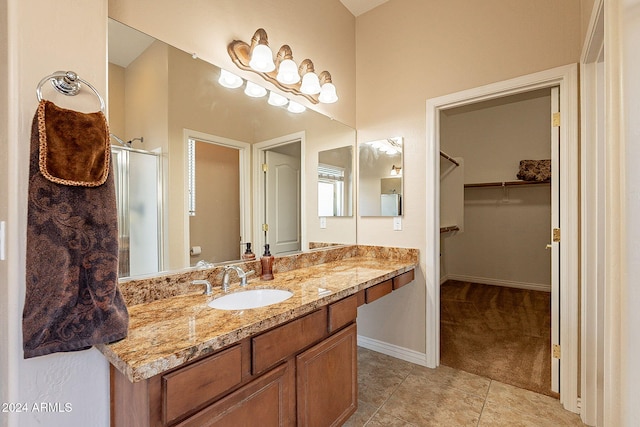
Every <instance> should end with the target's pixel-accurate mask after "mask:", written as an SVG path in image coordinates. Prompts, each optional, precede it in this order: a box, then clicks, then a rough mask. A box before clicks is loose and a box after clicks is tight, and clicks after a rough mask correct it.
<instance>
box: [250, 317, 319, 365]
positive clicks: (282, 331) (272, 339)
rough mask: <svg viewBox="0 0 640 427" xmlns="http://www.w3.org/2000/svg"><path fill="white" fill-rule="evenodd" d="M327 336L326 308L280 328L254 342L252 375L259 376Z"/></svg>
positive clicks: (262, 335) (259, 336) (258, 337)
mask: <svg viewBox="0 0 640 427" xmlns="http://www.w3.org/2000/svg"><path fill="white" fill-rule="evenodd" d="M325 335H327V308H326V307H322V308H321V309H320V310H317V311H314V312H313V313H311V314H307V315H306V316H304V317H301V318H299V319H296V320H294V321H291V322H289V323H287V324H285V325H282V326H278V327H277V328H275V329H272V330H271V331H269V332H265V333H264V334H261V335H258V336H257V337H255V338H253V339H252V344H253V345H252V346H251V347H252V348H251V351H252V354H253V358H252V359H253V373H254V374H257V373H260V372H262V371H264V370H266V369H267V368H269V367H271V366H273V365H275V364H276V363H278V362H280V361H282V360H284V359H286V358H287V357H290V356H293V355H295V354H296V353H297V352H298V351H300V350H302V349H304V348H306V347H308V346H310V345H311V344H314V343H316V342H318V341H320V340H321V339H322V338H324V336H325Z"/></svg>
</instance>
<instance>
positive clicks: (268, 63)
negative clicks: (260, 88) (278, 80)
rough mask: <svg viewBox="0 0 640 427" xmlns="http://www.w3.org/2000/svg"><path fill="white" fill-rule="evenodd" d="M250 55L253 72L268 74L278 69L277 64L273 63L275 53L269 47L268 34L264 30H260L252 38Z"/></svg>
mask: <svg viewBox="0 0 640 427" xmlns="http://www.w3.org/2000/svg"><path fill="white" fill-rule="evenodd" d="M250 55H251V61H249V66H250V67H251V68H252V69H253V70H255V71H257V72H261V73H268V72H270V71H273V70H275V69H276V64H274V63H273V53H272V52H271V48H270V47H269V40H268V38H267V32H266V31H265V30H263V29H262V28H258V30H257V31H256V32H255V33H254V34H253V37H252V38H251V53H250Z"/></svg>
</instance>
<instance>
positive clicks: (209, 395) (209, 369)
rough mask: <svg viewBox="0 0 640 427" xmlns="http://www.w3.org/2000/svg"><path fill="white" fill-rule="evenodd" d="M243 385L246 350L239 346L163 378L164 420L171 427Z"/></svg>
mask: <svg viewBox="0 0 640 427" xmlns="http://www.w3.org/2000/svg"><path fill="white" fill-rule="evenodd" d="M241 381H242V348H241V346H240V345H236V346H234V347H231V348H229V349H227V350H224V351H222V352H220V353H218V354H215V355H213V356H210V357H207V358H206V359H204V360H201V361H199V362H196V363H194V364H191V365H188V366H186V367H184V368H182V369H179V370H177V371H174V372H172V373H170V374H167V375H163V376H162V394H163V401H162V407H163V418H164V422H165V424H168V423H170V422H172V421H174V420H176V419H177V418H179V417H180V416H182V415H184V414H186V413H187V412H189V411H191V410H193V409H195V408H198V407H199V406H201V405H202V404H204V403H206V402H207V401H210V400H212V399H213V398H215V397H217V396H219V395H221V394H223V393H224V392H226V391H227V390H229V389H230V388H232V387H234V386H236V385H238V384H240V382H241Z"/></svg>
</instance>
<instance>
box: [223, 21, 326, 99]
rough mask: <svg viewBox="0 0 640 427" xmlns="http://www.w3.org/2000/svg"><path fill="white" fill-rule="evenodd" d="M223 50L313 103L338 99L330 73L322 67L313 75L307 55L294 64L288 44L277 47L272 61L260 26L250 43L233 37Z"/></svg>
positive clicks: (241, 65) (243, 65)
mask: <svg viewBox="0 0 640 427" xmlns="http://www.w3.org/2000/svg"><path fill="white" fill-rule="evenodd" d="M227 52H228V53H229V56H230V57H231V60H232V61H233V62H234V63H235V64H236V65H237V66H238V68H240V69H242V70H245V71H251V72H254V73H257V74H259V75H260V76H261V77H262V78H264V79H265V80H267V81H268V82H270V83H272V84H273V85H275V86H276V87H277V88H278V89H280V90H282V91H284V92H288V93H292V94H294V95H298V96H303V97H305V98H306V99H307V100H309V101H310V102H312V103H314V104H317V103H318V102H321V103H328V104H331V103H334V102H336V101H337V100H338V95H337V93H336V87H335V86H334V84H333V82H332V81H331V74H329V72H328V71H323V72H322V73H320V75H319V76H318V75H316V73H315V69H314V66H313V62H311V60H310V59H305V60H303V61H302V62H301V63H300V67H298V66H297V65H296V63H295V61H294V60H293V53H292V51H291V48H290V47H289V45H286V44H285V45H283V46H282V47H281V48H280V49H279V50H278V54H277V55H276V60H275V62H274V61H273V53H272V52H271V49H270V48H269V42H268V38H267V33H266V31H265V30H264V29H263V28H259V29H258V30H256V32H255V33H254V35H253V37H252V39H251V44H250V45H249V44H247V43H245V42H243V41H241V40H234V41H232V42H231V43H229V45H228V46H227Z"/></svg>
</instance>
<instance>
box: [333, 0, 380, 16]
mask: <svg viewBox="0 0 640 427" xmlns="http://www.w3.org/2000/svg"><path fill="white" fill-rule="evenodd" d="M340 1H341V2H342V4H343V5H345V7H346V8H347V9H349V11H350V12H351V13H352V14H353V16H356V17H357V16H359V15H362V14H363V13H365V12H368V11H370V10H371V9H373V8H375V7H378V6H380V5H381V4H382V3H386V2H387V1H388V0H340Z"/></svg>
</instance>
